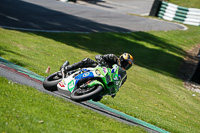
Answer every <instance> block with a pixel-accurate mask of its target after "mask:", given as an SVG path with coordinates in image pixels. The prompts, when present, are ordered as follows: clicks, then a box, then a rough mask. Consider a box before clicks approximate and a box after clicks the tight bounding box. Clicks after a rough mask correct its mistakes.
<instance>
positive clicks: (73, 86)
mask: <svg viewBox="0 0 200 133" xmlns="http://www.w3.org/2000/svg"><path fill="white" fill-rule="evenodd" d="M74 88H75V85H74V80H72V81H70V82H69V83H68V90H69V91H70V92H72V90H73V89H74Z"/></svg>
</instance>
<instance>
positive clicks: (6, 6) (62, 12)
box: [0, 0, 185, 32]
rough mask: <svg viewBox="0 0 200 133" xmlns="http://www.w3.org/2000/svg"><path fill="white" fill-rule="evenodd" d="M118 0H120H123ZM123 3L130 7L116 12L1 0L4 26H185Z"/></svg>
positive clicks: (39, 0)
mask: <svg viewBox="0 0 200 133" xmlns="http://www.w3.org/2000/svg"><path fill="white" fill-rule="evenodd" d="M86 1H87V0H86ZM113 1H114V0H112V1H111V4H112V6H114V5H115V7H116V6H118V7H119V4H118V5H117V4H113V3H112V2H113ZM116 1H118V2H119V0H116ZM126 1H127V0H126ZM128 1H129V2H130V0H128ZM151 1H152V0H151ZM97 4H98V3H97ZM97 4H96V5H97ZM107 4H109V3H107ZM111 4H110V5H111ZM122 4H123V3H122ZM123 5H124V6H125V7H124V8H123V9H126V11H123V9H121V11H122V12H120V9H119V10H118V12H114V10H113V11H110V10H104V9H103V8H95V6H85V5H81V4H73V3H67V2H60V1H56V0H0V27H2V28H9V29H18V30H32V31H47V32H62V31H63V32H134V31H150V30H175V29H185V26H183V25H181V24H176V23H172V22H166V21H161V20H156V19H149V18H145V17H139V16H133V15H127V14H125V12H127V13H129V12H128V11H127V10H128V9H130V10H132V9H133V8H134V7H131V6H127V5H125V4H123ZM105 6H106V2H105V3H104V7H105ZM121 7H122V6H121ZM107 8H109V7H107ZM144 8H145V7H144ZM110 9H114V7H110ZM116 9H118V8H116ZM138 12H139V11H138ZM145 12H146V11H145ZM131 13H132V12H131Z"/></svg>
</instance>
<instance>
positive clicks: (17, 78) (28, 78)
mask: <svg viewBox="0 0 200 133" xmlns="http://www.w3.org/2000/svg"><path fill="white" fill-rule="evenodd" d="M0 76H1V77H6V78H7V79H9V80H11V81H13V82H16V83H20V84H24V85H28V86H31V87H33V88H35V89H37V90H39V91H42V92H44V93H47V94H50V95H54V96H57V97H60V98H63V99H64V100H66V101H68V102H72V103H74V104H76V105H79V106H83V107H85V108H88V109H90V110H93V111H96V112H97V113H100V114H102V115H105V116H107V117H111V118H114V119H116V120H118V121H121V122H123V123H126V124H129V125H134V126H141V127H143V128H144V129H146V130H147V131H148V132H151V133H152V132H153V133H158V132H162V133H168V132H167V131H165V130H163V129H160V128H158V127H156V126H153V125H151V124H148V123H146V122H144V121H141V120H139V119H136V118H133V117H131V116H128V115H126V114H124V113H121V112H119V111H116V110H114V109H111V108H109V107H107V106H105V105H103V104H101V103H99V102H93V101H86V102H81V103H78V102H75V101H72V100H70V97H69V96H67V95H64V94H62V93H60V92H59V91H54V92H50V91H47V90H45V89H44V88H43V86H42V80H44V78H43V77H41V76H39V75H37V74H35V73H33V72H31V71H29V70H27V69H24V68H22V67H20V66H17V65H15V64H13V63H11V62H8V61H6V60H4V59H3V58H0Z"/></svg>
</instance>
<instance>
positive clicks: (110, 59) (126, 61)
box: [60, 53, 133, 101]
mask: <svg viewBox="0 0 200 133" xmlns="http://www.w3.org/2000/svg"><path fill="white" fill-rule="evenodd" d="M95 59H96V61H97V62H98V63H100V64H103V65H105V66H106V67H108V68H112V66H113V65H114V64H117V65H118V66H119V67H121V68H122V69H119V75H120V80H121V81H122V84H123V83H124V82H125V81H126V79H127V74H126V70H128V69H129V68H131V66H132V64H133V57H132V55H130V54H129V53H123V54H122V55H121V56H120V57H119V58H118V57H117V56H116V55H114V54H105V55H96V56H95ZM96 61H94V60H92V59H90V58H84V59H83V60H82V61H80V62H77V63H74V64H72V65H67V66H62V67H61V68H60V69H62V68H64V71H65V72H67V71H71V70H75V69H78V68H84V67H96V66H97V65H98V63H97V62H96ZM122 84H121V85H122ZM115 95H116V92H115V93H113V94H111V96H112V97H113V98H114V97H115ZM101 98H102V97H98V98H96V99H95V101H99V100H101ZM93 100H94V99H93Z"/></svg>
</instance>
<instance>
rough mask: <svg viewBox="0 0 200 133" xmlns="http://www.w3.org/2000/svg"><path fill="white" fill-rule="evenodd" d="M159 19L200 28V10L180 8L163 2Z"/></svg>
mask: <svg viewBox="0 0 200 133" xmlns="http://www.w3.org/2000/svg"><path fill="white" fill-rule="evenodd" d="M158 17H160V18H163V19H165V20H169V21H176V22H181V23H184V24H189V25H195V26H200V9H196V8H186V7H180V6H178V5H175V4H172V3H167V2H164V1H162V4H161V7H160V10H159V12H158Z"/></svg>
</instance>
